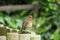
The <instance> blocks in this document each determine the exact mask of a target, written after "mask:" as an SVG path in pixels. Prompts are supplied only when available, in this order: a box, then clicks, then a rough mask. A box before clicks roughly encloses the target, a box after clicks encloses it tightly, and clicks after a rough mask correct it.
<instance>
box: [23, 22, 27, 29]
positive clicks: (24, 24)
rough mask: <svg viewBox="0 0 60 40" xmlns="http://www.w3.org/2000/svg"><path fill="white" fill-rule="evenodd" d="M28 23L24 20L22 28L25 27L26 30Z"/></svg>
mask: <svg viewBox="0 0 60 40" xmlns="http://www.w3.org/2000/svg"><path fill="white" fill-rule="evenodd" d="M27 24H28V22H26V21H24V22H23V24H22V29H24V30H25V29H26V27H27Z"/></svg>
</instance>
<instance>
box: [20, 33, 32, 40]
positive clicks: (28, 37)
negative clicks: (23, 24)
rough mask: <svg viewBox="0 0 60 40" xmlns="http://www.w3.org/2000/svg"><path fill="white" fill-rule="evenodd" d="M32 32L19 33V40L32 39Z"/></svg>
mask: <svg viewBox="0 0 60 40" xmlns="http://www.w3.org/2000/svg"><path fill="white" fill-rule="evenodd" d="M30 37H31V34H19V40H30Z"/></svg>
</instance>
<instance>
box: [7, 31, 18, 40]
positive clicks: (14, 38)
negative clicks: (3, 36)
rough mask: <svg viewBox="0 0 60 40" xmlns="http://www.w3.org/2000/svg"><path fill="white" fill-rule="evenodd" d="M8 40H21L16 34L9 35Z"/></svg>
mask: <svg viewBox="0 0 60 40" xmlns="http://www.w3.org/2000/svg"><path fill="white" fill-rule="evenodd" d="M7 40H19V34H18V33H16V32H14V33H13V32H10V33H7Z"/></svg>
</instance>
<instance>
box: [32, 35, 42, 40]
mask: <svg viewBox="0 0 60 40" xmlns="http://www.w3.org/2000/svg"><path fill="white" fill-rule="evenodd" d="M31 40H41V35H34V36H33V35H31Z"/></svg>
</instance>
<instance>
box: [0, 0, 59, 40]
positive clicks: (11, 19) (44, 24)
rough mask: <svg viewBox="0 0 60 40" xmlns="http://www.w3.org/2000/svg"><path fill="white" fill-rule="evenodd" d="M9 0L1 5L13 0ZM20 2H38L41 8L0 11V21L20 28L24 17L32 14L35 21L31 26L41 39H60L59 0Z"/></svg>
mask: <svg viewBox="0 0 60 40" xmlns="http://www.w3.org/2000/svg"><path fill="white" fill-rule="evenodd" d="M18 1H19V0H18ZM18 1H17V0H15V4H19V2H18ZM2 2H3V1H2ZM4 2H5V1H4ZM10 2H11V1H10ZM10 2H9V1H8V2H7V3H5V4H4V3H1V5H2V4H3V5H13V4H14V2H13V1H12V3H10ZM17 2H18V3H17ZM22 2H23V3H20V4H32V5H34V4H39V5H41V8H40V9H34V10H19V11H18V10H17V11H12V12H11V11H5V12H0V23H2V24H4V25H6V26H9V27H11V28H14V29H18V28H19V27H20V28H21V24H22V21H23V20H24V17H25V16H27V15H32V16H33V21H34V22H35V23H34V25H33V26H35V27H36V33H37V34H41V35H42V40H60V34H59V33H60V30H59V29H60V8H59V7H60V0H31V1H28V0H24V1H23V0H22Z"/></svg>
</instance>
